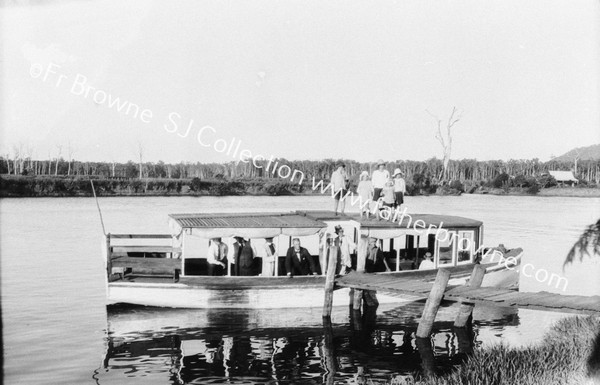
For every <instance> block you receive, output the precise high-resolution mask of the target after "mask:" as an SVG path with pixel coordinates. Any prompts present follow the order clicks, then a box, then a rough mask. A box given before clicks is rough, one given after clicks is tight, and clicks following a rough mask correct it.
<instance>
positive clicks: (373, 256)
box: [365, 238, 391, 273]
mask: <svg viewBox="0 0 600 385" xmlns="http://www.w3.org/2000/svg"><path fill="white" fill-rule="evenodd" d="M383 271H391V269H390V267H389V266H388V264H387V261H386V260H385V257H384V256H383V251H382V250H381V248H380V247H379V246H378V245H377V238H369V245H368V246H367V259H366V260H365V272H367V273H379V272H383Z"/></svg>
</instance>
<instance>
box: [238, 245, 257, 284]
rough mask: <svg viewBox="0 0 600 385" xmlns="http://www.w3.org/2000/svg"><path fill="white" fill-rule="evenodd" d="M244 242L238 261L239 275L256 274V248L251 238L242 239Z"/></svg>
mask: <svg viewBox="0 0 600 385" xmlns="http://www.w3.org/2000/svg"><path fill="white" fill-rule="evenodd" d="M242 242H243V244H242V247H241V250H240V256H239V259H238V263H237V266H238V275H239V276H243V277H248V276H252V275H256V263H255V258H256V257H257V254H256V249H255V248H254V246H252V243H251V242H250V239H248V240H244V239H242Z"/></svg>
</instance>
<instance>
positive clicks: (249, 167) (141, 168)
mask: <svg viewBox="0 0 600 385" xmlns="http://www.w3.org/2000/svg"><path fill="white" fill-rule="evenodd" d="M276 161H277V162H278V163H279V164H280V165H283V164H285V165H288V166H289V167H290V168H291V169H292V170H299V171H301V172H302V173H304V175H305V176H306V178H312V177H313V176H314V177H315V178H317V179H328V178H329V177H330V176H331V173H332V172H333V171H334V170H335V168H336V164H337V163H338V162H339V161H343V162H344V163H345V164H346V170H347V172H348V173H349V175H350V176H352V177H357V176H358V174H360V172H361V171H363V170H367V171H372V170H373V169H374V167H375V166H374V163H361V162H357V161H354V160H347V159H342V160H335V159H324V160H318V161H315V160H287V159H284V158H279V159H276ZM256 164H257V165H259V166H260V168H259V167H255V166H254V165H253V164H252V162H248V163H243V162H237V163H236V162H228V163H200V162H196V163H190V162H180V163H164V162H162V161H159V162H144V163H135V162H133V161H129V162H126V163H120V162H82V161H77V160H72V159H71V160H68V159H64V158H62V157H61V158H55V159H49V160H34V159H31V158H30V157H16V158H12V159H10V158H9V157H7V156H0V174H10V175H34V176H37V175H54V176H86V177H89V176H97V177H102V178H127V179H133V178H140V175H141V178H165V179H191V178H200V179H201V180H205V179H218V178H226V179H237V178H265V179H278V178H279V177H278V176H277V175H273V174H272V173H271V172H269V171H271V170H269V171H267V170H266V168H267V165H268V161H266V160H260V161H257V162H256ZM387 168H388V169H389V170H390V171H393V169H395V168H400V169H401V170H402V171H404V173H405V178H406V179H407V180H413V179H414V178H417V179H420V178H430V179H432V181H433V182H435V183H439V182H441V181H439V180H438V176H439V175H442V169H443V161H442V160H441V159H437V158H432V159H429V160H426V161H410V160H396V161H392V162H389V163H388V165H387ZM550 170H573V162H569V161H554V160H550V161H548V162H540V161H539V160H538V159H532V160H509V161H502V160H490V161H478V160H475V159H462V160H450V161H449V162H448V170H447V178H446V179H447V181H455V180H457V181H461V182H480V181H484V182H487V181H491V180H493V179H494V178H496V177H497V176H498V175H500V174H508V175H509V176H511V177H518V176H520V177H524V178H527V177H534V176H539V175H541V174H544V173H547V172H548V171H550ZM573 171H574V173H575V176H576V177H577V178H579V180H580V181H581V182H584V183H595V184H597V183H600V160H579V161H578V163H577V170H573ZM141 178H140V179H141Z"/></svg>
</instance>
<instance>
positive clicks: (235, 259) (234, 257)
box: [229, 237, 244, 275]
mask: <svg viewBox="0 0 600 385" xmlns="http://www.w3.org/2000/svg"><path fill="white" fill-rule="evenodd" d="M233 239H235V242H233V245H232V247H231V250H229V260H230V261H231V264H232V265H233V266H232V267H231V275H239V272H238V266H239V265H240V253H241V251H242V246H243V245H244V238H242V237H233Z"/></svg>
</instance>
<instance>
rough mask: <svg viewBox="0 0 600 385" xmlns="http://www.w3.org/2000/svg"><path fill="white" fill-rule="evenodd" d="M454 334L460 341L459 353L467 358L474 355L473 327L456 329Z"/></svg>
mask: <svg viewBox="0 0 600 385" xmlns="http://www.w3.org/2000/svg"><path fill="white" fill-rule="evenodd" d="M454 334H456V338H457V339H458V352H459V353H460V354H464V355H466V356H470V355H471V354H473V329H472V328H471V327H466V328H465V327H455V328H454Z"/></svg>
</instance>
